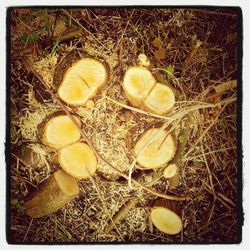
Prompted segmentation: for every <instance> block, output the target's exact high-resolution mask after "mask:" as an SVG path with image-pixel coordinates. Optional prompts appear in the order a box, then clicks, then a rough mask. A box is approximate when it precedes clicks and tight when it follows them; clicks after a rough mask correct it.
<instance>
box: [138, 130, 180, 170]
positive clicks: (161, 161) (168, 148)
mask: <svg viewBox="0 0 250 250" xmlns="http://www.w3.org/2000/svg"><path fill="white" fill-rule="evenodd" d="M175 144H176V143H175V140H174V137H173V136H172V135H171V134H168V132H167V131H165V130H163V131H161V130H160V128H151V129H148V130H147V131H146V132H144V133H143V135H142V136H141V137H140V139H139V140H138V141H137V143H136V144H135V147H134V155H135V157H136V158H137V163H138V164H139V165H140V166H141V167H142V168H146V169H155V168H160V167H162V166H164V165H165V164H167V163H168V162H169V161H170V160H171V159H172V158H173V157H174V155H175V149H176V145H175Z"/></svg>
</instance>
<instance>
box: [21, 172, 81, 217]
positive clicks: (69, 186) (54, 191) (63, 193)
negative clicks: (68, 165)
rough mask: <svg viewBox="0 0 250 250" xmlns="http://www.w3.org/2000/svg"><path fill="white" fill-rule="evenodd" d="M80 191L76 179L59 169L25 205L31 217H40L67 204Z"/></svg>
mask: <svg viewBox="0 0 250 250" xmlns="http://www.w3.org/2000/svg"><path fill="white" fill-rule="evenodd" d="M79 191H80V190H79V186H78V184H77V181H76V179H75V178H74V177H72V176H70V175H68V174H67V173H66V172H65V171H63V170H61V169H59V170H57V171H55V172H54V173H53V174H52V175H51V176H50V177H49V178H48V179H47V180H45V181H44V182H43V183H42V184H41V185H40V186H39V187H38V190H37V191H35V192H34V193H33V194H32V195H31V196H30V197H29V198H28V200H27V201H26V202H25V203H24V206H25V209H26V212H27V214H28V215H29V216H30V217H32V218H40V217H43V216H45V215H49V214H52V213H54V212H56V211H57V210H58V209H60V208H62V207H63V206H65V205H66V204H67V203H68V202H70V201H71V200H72V199H74V198H75V197H76V196H77V195H78V194H79Z"/></svg>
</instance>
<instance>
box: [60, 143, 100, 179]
mask: <svg viewBox="0 0 250 250" xmlns="http://www.w3.org/2000/svg"><path fill="white" fill-rule="evenodd" d="M58 162H59V164H60V166H61V167H62V168H63V169H64V170H65V171H66V172H67V173H68V174H70V175H72V176H74V177H76V178H78V179H87V178H89V177H90V175H94V173H95V172H96V169H97V159H96V156H95V153H94V152H93V150H92V149H91V148H90V147H89V146H88V145H87V144H86V143H83V142H76V143H74V144H71V145H69V146H67V147H64V148H62V149H61V150H59V152H58Z"/></svg>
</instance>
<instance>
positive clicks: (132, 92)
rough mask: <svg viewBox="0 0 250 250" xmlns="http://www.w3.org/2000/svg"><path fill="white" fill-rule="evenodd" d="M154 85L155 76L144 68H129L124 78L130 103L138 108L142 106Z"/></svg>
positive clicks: (124, 87) (124, 86) (125, 89)
mask: <svg viewBox="0 0 250 250" xmlns="http://www.w3.org/2000/svg"><path fill="white" fill-rule="evenodd" d="M154 85H155V78H154V76H153V75H152V73H151V72H150V71H149V70H148V69H146V68H144V67H142V66H135V67H131V68H129V69H128V70H127V71H126V73H125V75H124V78H123V89H124V91H125V94H126V96H127V98H128V100H129V101H130V103H131V104H132V105H134V106H136V107H140V106H141V105H142V103H143V101H144V99H145V98H146V97H147V96H148V94H149V92H150V91H151V89H152V88H153V86H154Z"/></svg>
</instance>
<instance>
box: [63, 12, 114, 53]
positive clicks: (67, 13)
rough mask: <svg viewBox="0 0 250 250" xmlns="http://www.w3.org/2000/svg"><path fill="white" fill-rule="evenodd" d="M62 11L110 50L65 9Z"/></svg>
mask: <svg viewBox="0 0 250 250" xmlns="http://www.w3.org/2000/svg"><path fill="white" fill-rule="evenodd" d="M62 12H63V13H64V14H65V15H67V16H68V17H70V18H72V20H73V21H74V22H75V23H77V24H78V25H79V26H80V27H81V28H82V29H83V30H85V31H86V32H87V33H88V34H89V35H90V36H92V37H93V38H94V40H96V41H97V42H98V43H99V44H100V45H102V46H103V47H104V48H105V49H107V50H108V51H110V49H109V48H108V47H107V46H105V45H104V44H103V43H102V42H100V41H99V40H98V39H97V38H96V37H95V36H94V35H93V34H92V33H91V32H90V31H88V30H87V29H86V28H85V27H84V26H82V25H81V24H80V22H78V21H77V20H76V19H75V18H74V17H73V16H72V15H71V14H70V13H69V12H68V11H67V10H64V9H62Z"/></svg>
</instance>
